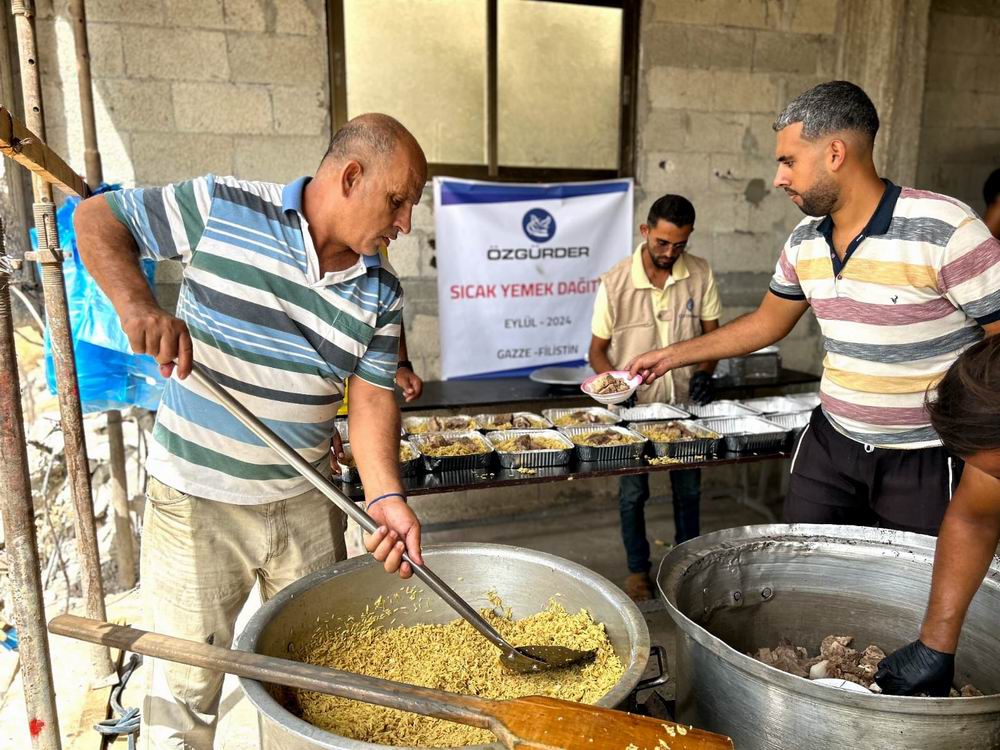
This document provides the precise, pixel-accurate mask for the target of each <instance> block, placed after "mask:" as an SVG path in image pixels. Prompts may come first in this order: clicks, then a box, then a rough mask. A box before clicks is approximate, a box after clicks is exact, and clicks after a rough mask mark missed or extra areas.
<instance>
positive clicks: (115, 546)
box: [107, 409, 136, 589]
mask: <svg viewBox="0 0 1000 750" xmlns="http://www.w3.org/2000/svg"><path fill="white" fill-rule="evenodd" d="M107 420H108V446H109V448H110V456H109V462H110V464H111V507H112V509H113V511H114V514H115V536H114V540H113V543H112V545H111V556H112V558H113V559H114V561H115V567H116V568H117V570H118V585H119V586H121V587H122V588H123V589H130V588H132V587H133V586H135V584H136V570H135V540H134V539H133V538H132V521H131V519H130V517H129V509H128V479H127V477H126V476H125V440H124V438H123V436H122V413H121V412H120V411H118V410H117V409H112V410H111V411H109V412H108V413H107Z"/></svg>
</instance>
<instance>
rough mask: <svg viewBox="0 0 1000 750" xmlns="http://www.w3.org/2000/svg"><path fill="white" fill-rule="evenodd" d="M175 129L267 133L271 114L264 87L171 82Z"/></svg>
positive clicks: (206, 131) (221, 132) (270, 124)
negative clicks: (175, 121) (175, 120)
mask: <svg viewBox="0 0 1000 750" xmlns="http://www.w3.org/2000/svg"><path fill="white" fill-rule="evenodd" d="M173 97H174V112H175V117H176V119H177V129H178V130H180V131H187V132H202V133H217V134H223V133H269V132H271V130H272V123H273V115H272V112H271V97H270V94H269V93H268V90H267V88H265V87H264V86H247V85H239V84H233V83H175V84H173Z"/></svg>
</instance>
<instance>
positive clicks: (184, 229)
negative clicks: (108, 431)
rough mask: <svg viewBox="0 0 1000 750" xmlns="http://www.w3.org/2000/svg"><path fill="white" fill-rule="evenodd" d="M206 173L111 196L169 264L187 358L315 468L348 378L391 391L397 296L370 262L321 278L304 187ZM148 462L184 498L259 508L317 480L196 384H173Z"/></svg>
mask: <svg viewBox="0 0 1000 750" xmlns="http://www.w3.org/2000/svg"><path fill="white" fill-rule="evenodd" d="M308 179H309V178H305V177H304V178H302V179H300V180H298V181H296V182H293V183H291V184H289V185H287V186H282V185H278V184H274V183H268V182H245V181H242V180H238V179H236V178H234V177H217V176H214V175H208V176H206V177H199V178H197V179H193V180H190V181H188V182H182V183H178V184H175V185H167V186H165V187H160V188H143V189H134V190H120V191H118V192H115V193H109V194H108V196H107V198H108V203H109V205H110V206H111V210H112V211H113V213H114V215H115V216H116V217H117V219H118V220H119V221H121V222H122V223H123V224H124V225H125V226H126V227H127V228H128V229H129V231H130V232H131V234H132V236H133V237H134V238H135V241H136V243H137V244H138V246H139V249H140V252H141V254H142V256H143V257H147V258H152V259H153V260H164V259H168V258H171V259H177V260H180V261H181V262H182V263H183V268H184V276H183V281H182V284H181V290H180V297H179V299H178V302H177V317H179V318H180V319H181V320H183V321H184V322H185V323H186V324H187V326H188V330H189V331H190V333H191V338H192V340H193V344H194V359H195V361H196V362H198V363H200V364H201V365H202V366H203V367H204V368H205V369H206V370H207V371H208V372H209V373H210V374H211V375H212V377H214V378H215V380H216V381H217V382H218V383H220V384H222V385H223V386H225V387H226V388H228V389H229V390H230V391H231V392H233V393H234V395H235V396H236V397H237V398H238V399H239V400H240V401H241V402H242V403H243V404H244V405H245V406H246V407H247V408H248V409H249V410H250V411H251V412H253V413H254V414H256V415H257V416H258V417H259V418H261V419H262V420H263V421H264V422H265V424H267V426H268V427H270V428H271V429H272V430H274V431H275V432H276V433H277V434H278V435H279V436H281V437H282V438H283V439H284V440H285V441H286V442H287V443H289V444H290V445H291V446H292V447H293V448H295V449H296V450H297V451H299V453H300V454H301V455H302V457H303V458H305V459H306V460H307V461H309V462H310V463H312V464H313V466H315V467H316V468H317V469H318V470H320V471H321V472H323V473H324V474H326V475H329V473H330V468H329V462H328V455H329V452H330V437H331V434H332V432H333V423H334V419H335V417H336V414H337V407H338V404H339V402H340V400H341V397H342V393H343V390H344V381H345V380H346V379H347V378H348V377H350V376H351V375H357V376H358V377H359V378H362V379H364V380H365V381H366V382H369V383H372V384H373V385H376V386H378V387H380V388H387V389H392V388H393V385H394V378H395V373H396V360H397V357H398V348H399V331H400V324H401V321H402V308H403V291H402V288H401V287H400V284H399V281H398V279H397V278H396V276H395V274H394V272H393V271H392V269H391V267H390V266H389V265H388V264H387V263H383V262H381V261H380V259H379V257H378V256H359V257H358V261H357V263H355V264H354V265H353V266H352V267H350V268H348V269H346V270H344V271H337V272H332V273H326V274H321V273H320V267H319V259H318V257H317V254H316V250H315V248H314V247H313V244H312V240H311V237H310V234H309V227H308V224H307V223H306V218H305V216H304V215H303V213H302V191H303V188H304V187H305V185H306V182H308ZM153 438H154V439H153V440H152V441H151V445H150V450H149V458H148V461H147V470H148V471H149V473H150V474H151V475H152V476H154V477H156V478H157V479H158V480H160V481H161V482H163V483H164V484H167V485H168V486H170V487H173V488H174V489H176V490H179V491H181V492H184V493H187V494H191V495H194V496H197V497H204V498H208V499H210V500H218V501H222V502H228V503H237V504H243V505H253V504H258V503H264V502H271V501H274V500H279V499H282V498H287V497H293V496H295V495H298V494H301V493H303V492H305V491H306V490H308V489H309V488H310V487H311V485H310V484H309V483H308V482H307V481H306V480H305V479H303V478H302V477H300V476H299V475H298V474H297V473H296V471H295V470H294V469H293V468H292V467H291V466H289V465H287V464H286V463H285V462H283V461H282V460H281V459H279V458H278V456H277V455H276V454H275V453H274V451H272V450H271V449H270V448H269V447H267V446H266V445H265V444H264V443H263V442H262V441H261V440H260V439H259V438H257V437H256V436H255V435H254V434H253V433H251V432H250V431H249V430H248V429H247V428H245V427H244V426H243V425H242V424H241V423H240V422H239V421H237V420H236V419H235V418H234V417H232V416H231V415H230V414H229V412H228V411H227V410H226V409H225V408H224V407H223V406H222V405H221V404H219V403H218V402H217V401H216V400H215V399H214V398H213V397H212V396H211V395H210V394H209V393H208V392H206V391H205V390H204V389H202V388H200V387H199V386H198V385H197V384H196V383H195V382H194V381H193V380H192V379H191V378H187V379H185V380H183V381H181V380H178V379H177V378H171V379H170V380H169V382H168V383H167V386H166V389H165V391H164V394H163V401H162V403H161V404H160V408H159V410H158V412H157V415H156V426H155V428H154V430H153Z"/></svg>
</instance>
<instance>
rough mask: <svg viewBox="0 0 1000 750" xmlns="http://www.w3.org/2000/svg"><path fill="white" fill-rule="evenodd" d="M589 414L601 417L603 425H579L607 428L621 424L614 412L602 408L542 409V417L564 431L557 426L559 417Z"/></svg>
mask: <svg viewBox="0 0 1000 750" xmlns="http://www.w3.org/2000/svg"><path fill="white" fill-rule="evenodd" d="M580 411H583V412H588V413H590V414H594V415H595V416H598V417H601V418H603V419H604V420H605V422H604V423H603V424H586V425H579V426H580V427H606V426H608V425H613V424H618V423H619V422H621V421H622V420H621V418H620V417H619V416H618V415H617V414H615V413H614V412H612V411H609V410H607V409H605V408H604V407H602V406H582V407H580V408H579V409H542V416H543V417H545V418H546V419H547V420H549V421H550V422H551V423H552V424H553V425H555V426H556V429H562V427H559V426H558V425H557V424H556V420H557V419H559V417H564V416H566V415H567V414H572V413H574V412H580ZM577 426H578V425H565V427H567V428H569V427H577Z"/></svg>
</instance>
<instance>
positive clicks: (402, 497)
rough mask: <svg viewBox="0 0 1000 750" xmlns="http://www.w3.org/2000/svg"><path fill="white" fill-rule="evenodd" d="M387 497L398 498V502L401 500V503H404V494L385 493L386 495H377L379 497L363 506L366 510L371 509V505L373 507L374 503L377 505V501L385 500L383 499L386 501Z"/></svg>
mask: <svg viewBox="0 0 1000 750" xmlns="http://www.w3.org/2000/svg"><path fill="white" fill-rule="evenodd" d="M387 497H398V498H399V499H400V500H402V501H403V502H404V503H405V502H406V495H404V494H402V493H400V492H387V493H385V494H384V495H379V496H378V497H376V498H375V499H374V500H372V501H371V502H370V503H368V505H366V506H365V509H366V510H370V509H371V507H372V506H373V505H374V504H375V503H377V502H378V501H379V500H385V499H386V498H387Z"/></svg>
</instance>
